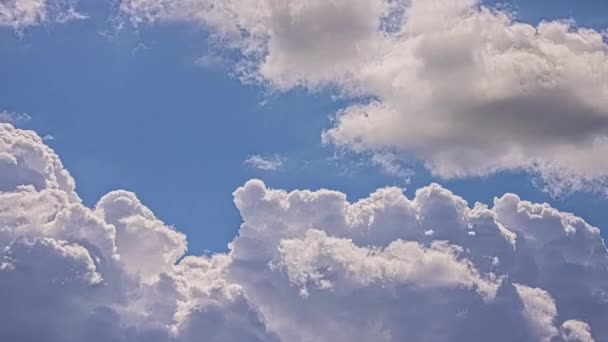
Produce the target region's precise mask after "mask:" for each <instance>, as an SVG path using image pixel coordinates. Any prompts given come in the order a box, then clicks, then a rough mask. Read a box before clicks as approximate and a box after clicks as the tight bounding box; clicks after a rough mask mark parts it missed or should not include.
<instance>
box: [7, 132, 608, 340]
mask: <svg viewBox="0 0 608 342" xmlns="http://www.w3.org/2000/svg"><path fill="white" fill-rule="evenodd" d="M0 155H2V160H4V161H5V164H6V166H5V167H6V168H7V169H6V171H5V170H3V172H1V173H0V174H1V175H3V176H2V178H1V179H0V189H1V191H0V301H1V302H2V303H3V305H2V307H1V308H0V322H2V323H1V324H0V325H1V327H2V329H0V339H2V340H7V341H38V340H44V341H51V342H55V341H56V342H59V341H84V340H86V341H124V342H127V341H129V342H131V341H157V342H170V341H182V342H194V341H202V340H204V341H259V342H262V341H264V342H266V341H273V342H277V341H315V342H316V341H403V340H424V341H446V340H457V341H489V340H491V341H505V342H506V341H555V340H558V341H579V342H587V341H593V340H594V339H595V340H597V341H603V340H606V339H608V329H607V328H606V325H605V322H606V320H608V299H607V298H608V251H607V250H606V247H605V246H604V244H603V241H602V239H601V237H600V234H599V230H598V229H596V228H594V227H591V226H589V225H588V224H586V223H585V222H584V221H583V220H582V219H580V218H578V217H576V216H574V215H572V214H566V213H561V212H559V211H557V210H555V209H553V208H551V207H550V206H549V205H546V204H533V203H529V202H526V201H522V200H521V199H520V198H519V197H518V196H516V195H513V194H508V195H505V196H503V197H501V198H497V199H496V200H495V201H494V203H493V206H492V207H491V208H490V207H487V206H485V205H482V204H476V205H475V206H474V207H472V208H471V207H469V205H468V204H467V203H466V202H465V201H464V200H463V199H462V198H460V197H458V196H456V195H454V194H453V193H451V192H450V191H448V190H446V189H444V188H442V187H441V186H439V185H431V186H428V187H425V188H422V189H420V190H418V191H417V192H416V195H415V197H414V198H412V199H410V198H407V197H406V196H405V195H404V194H403V192H402V191H401V190H400V189H397V188H385V189H379V190H378V191H376V192H375V193H373V194H371V195H370V196H369V197H368V198H365V199H362V200H360V201H358V202H355V203H350V202H348V201H347V199H346V195H344V194H343V193H340V192H335V191H329V190H319V191H315V192H312V191H293V192H286V191H283V190H273V189H269V188H267V187H266V186H265V184H264V183H262V182H261V181H257V180H252V181H249V182H247V183H246V184H245V185H244V186H242V187H241V188H239V189H237V190H236V191H235V192H234V201H235V204H236V206H237V208H238V209H239V211H240V213H241V217H242V219H243V223H242V225H241V228H240V231H239V235H238V236H237V237H236V238H235V239H234V240H233V241H232V243H231V245H230V252H229V253H227V254H216V255H213V256H210V257H194V256H187V257H183V255H184V253H185V249H186V239H185V236H184V235H183V234H181V233H179V232H177V231H175V230H174V229H172V228H171V227H169V226H167V225H166V224H165V223H163V222H162V221H160V220H159V219H158V218H156V217H155V215H154V214H153V213H152V211H151V210H150V209H148V208H146V207H145V206H144V205H143V204H142V203H141V202H140V200H139V199H138V198H137V197H136V196H135V195H134V194H132V193H129V192H125V191H114V192H111V193H109V194H107V195H106V196H104V197H103V198H102V199H101V200H100V201H99V202H98V204H97V205H96V206H95V208H93V209H91V208H87V207H85V206H84V205H83V204H82V203H81V201H80V199H79V197H78V196H77V195H76V193H75V192H74V181H73V179H72V178H71V177H70V175H69V174H68V173H67V171H66V170H65V169H64V168H63V166H62V164H61V162H60V160H59V158H58V157H57V156H56V155H55V153H54V152H53V151H52V150H51V149H50V148H48V147H47V146H45V145H44V143H43V141H42V140H41V139H40V138H39V137H38V136H37V135H36V134H35V133H34V132H31V131H24V130H19V129H15V128H13V127H12V126H10V125H8V124H0ZM201 224H203V225H204V222H201ZM430 231H432V232H433V233H432V234H430V233H429V232H430Z"/></svg>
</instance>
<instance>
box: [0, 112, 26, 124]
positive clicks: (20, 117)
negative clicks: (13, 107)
mask: <svg viewBox="0 0 608 342" xmlns="http://www.w3.org/2000/svg"><path fill="white" fill-rule="evenodd" d="M31 119H32V117H31V116H30V115H29V114H27V113H15V112H9V111H0V122H8V123H11V124H13V125H17V124H24V123H28V122H29V121H30V120H31Z"/></svg>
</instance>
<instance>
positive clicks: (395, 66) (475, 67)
mask: <svg viewBox="0 0 608 342" xmlns="http://www.w3.org/2000/svg"><path fill="white" fill-rule="evenodd" d="M122 12H123V13H124V14H125V16H126V17H128V18H129V19H130V20H131V21H132V22H134V23H136V24H142V23H148V22H155V21H176V20H177V21H189V22H193V23H196V24H199V25H201V26H202V27H203V28H204V29H205V30H208V31H210V32H211V33H212V34H213V36H214V37H215V38H216V39H218V40H220V41H221V42H222V46H228V47H231V48H235V49H238V50H239V51H240V52H241V53H242V54H243V55H244V59H243V60H242V61H241V62H240V63H239V64H238V65H237V66H236V71H237V73H239V74H240V75H241V76H242V78H243V80H245V81H253V82H262V83H264V84H267V85H268V86H270V87H271V88H273V89H275V90H278V91H284V90H288V89H292V88H296V87H305V88H308V89H310V90H312V91H316V90H318V89H320V88H324V87H329V88H330V89H335V90H337V92H338V93H339V94H341V95H343V96H346V97H353V98H371V99H373V100H368V101H367V100H366V101H360V102H358V103H355V104H353V105H351V106H349V107H346V108H344V109H343V110H341V111H340V112H339V113H337V114H336V118H335V123H334V126H333V127H332V128H330V129H328V130H327V131H326V132H324V134H323V138H324V140H325V141H326V142H328V143H332V144H335V145H336V146H339V147H342V148H346V149H350V150H354V151H359V152H362V151H368V152H369V151H371V152H378V151H381V152H392V153H394V154H396V155H399V156H400V158H402V159H404V160H422V161H423V162H424V163H425V165H426V167H427V168H428V169H429V170H430V171H431V172H432V173H433V174H434V175H436V176H439V177H443V178H453V177H471V176H482V175H487V174H492V173H496V172H500V171H504V170H526V171H530V172H532V173H534V174H536V175H540V176H541V177H540V178H541V179H542V180H544V181H545V183H547V185H549V187H550V190H552V191H553V192H554V193H560V192H563V191H571V190H582V189H594V190H603V189H605V187H606V185H607V181H608V178H607V176H608V162H607V161H606V158H603V156H604V155H606V153H607V152H608V142H607V140H608V100H607V99H608V96H607V95H608V56H607V51H608V45H607V44H606V42H605V35H604V34H603V33H601V32H597V31H594V30H591V29H585V28H578V27H576V25H575V24H574V23H573V22H571V21H545V22H542V23H540V24H538V25H536V26H534V25H529V24H525V23H520V22H517V21H515V20H514V19H512V17H511V15H510V14H509V13H506V12H504V11H500V10H497V9H493V8H488V7H484V6H482V5H481V4H480V3H479V1H477V0H366V1H356V2H353V1H349V0H331V1H326V0H306V1H304V0H287V1H275V0H251V1H250V0H247V1H244V0H222V1H218V0H178V1H164V0H123V1H122ZM372 155H373V153H372Z"/></svg>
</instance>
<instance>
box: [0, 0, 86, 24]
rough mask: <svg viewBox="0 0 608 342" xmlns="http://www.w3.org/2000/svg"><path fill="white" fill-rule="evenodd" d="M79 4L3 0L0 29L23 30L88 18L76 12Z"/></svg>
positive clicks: (57, 0) (56, 0)
mask: <svg viewBox="0 0 608 342" xmlns="http://www.w3.org/2000/svg"><path fill="white" fill-rule="evenodd" d="M77 4H78V0H3V1H2V2H0V27H2V26H10V27H12V28H14V29H17V30H21V29H24V28H26V27H28V26H38V25H41V24H43V23H47V22H59V23H63V22H66V21H69V20H74V19H84V18H86V16H84V15H83V14H81V13H78V11H77V10H76V7H77Z"/></svg>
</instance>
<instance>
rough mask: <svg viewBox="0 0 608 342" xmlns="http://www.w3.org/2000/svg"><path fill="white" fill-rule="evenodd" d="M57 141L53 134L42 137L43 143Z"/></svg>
mask: <svg viewBox="0 0 608 342" xmlns="http://www.w3.org/2000/svg"><path fill="white" fill-rule="evenodd" d="M53 140H55V137H54V136H53V135H51V134H46V135H45V136H43V137H42V141H53Z"/></svg>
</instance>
